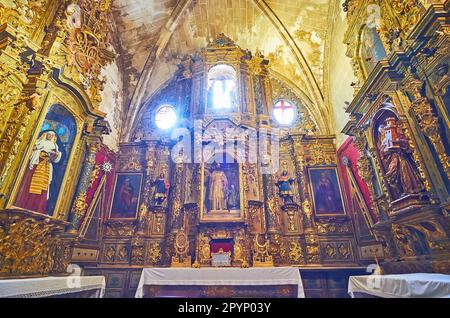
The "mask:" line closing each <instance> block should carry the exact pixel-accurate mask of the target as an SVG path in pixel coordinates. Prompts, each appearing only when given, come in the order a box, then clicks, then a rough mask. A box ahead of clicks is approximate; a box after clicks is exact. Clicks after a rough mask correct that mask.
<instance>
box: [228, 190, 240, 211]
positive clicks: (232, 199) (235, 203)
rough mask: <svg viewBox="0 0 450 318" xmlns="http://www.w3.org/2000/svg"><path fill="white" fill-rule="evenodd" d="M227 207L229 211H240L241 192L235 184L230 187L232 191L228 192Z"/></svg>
mask: <svg viewBox="0 0 450 318" xmlns="http://www.w3.org/2000/svg"><path fill="white" fill-rule="evenodd" d="M227 206H228V210H236V209H239V191H238V190H237V189H236V187H235V186H234V184H232V185H230V189H229V190H228V199H227Z"/></svg>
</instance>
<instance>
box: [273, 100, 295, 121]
mask: <svg viewBox="0 0 450 318" xmlns="http://www.w3.org/2000/svg"><path fill="white" fill-rule="evenodd" d="M295 114H296V111H295V106H294V105H293V104H292V103H291V102H289V101H286V100H280V101H278V102H277V103H276V104H275V106H274V107H273V116H274V117H275V120H276V121H277V123H278V124H280V125H282V126H289V125H292V123H293V122H294V120H295Z"/></svg>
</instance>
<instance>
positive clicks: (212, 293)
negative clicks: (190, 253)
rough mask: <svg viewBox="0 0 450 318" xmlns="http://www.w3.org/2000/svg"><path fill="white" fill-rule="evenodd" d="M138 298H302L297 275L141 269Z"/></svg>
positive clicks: (293, 271)
mask: <svg viewBox="0 0 450 318" xmlns="http://www.w3.org/2000/svg"><path fill="white" fill-rule="evenodd" d="M136 297H137V298H142V297H145V298H150V297H159V298H161V297H190V298H199V297H214V298H217V297H227V298H228V297H232V298H236V297H245V298H248V297H251V298H273V297H278V298H279V297H282V298H304V297H305V294H304V290H303V284H302V280H301V277H300V272H299V270H298V269H297V268H293V267H271V268H245V269H242V268H200V269H191V268H144V269H143V271H142V275H141V278H140V281H139V286H138V288H137V291H136Z"/></svg>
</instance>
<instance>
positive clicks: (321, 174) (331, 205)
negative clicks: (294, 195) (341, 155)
mask: <svg viewBox="0 0 450 318" xmlns="http://www.w3.org/2000/svg"><path fill="white" fill-rule="evenodd" d="M308 176H309V183H310V188H311V194H312V199H313V208H314V213H315V215H316V216H339V215H345V209H344V201H343V199H342V190H341V185H340V182H339V178H338V174H337V168H336V167H314V168H309V169H308Z"/></svg>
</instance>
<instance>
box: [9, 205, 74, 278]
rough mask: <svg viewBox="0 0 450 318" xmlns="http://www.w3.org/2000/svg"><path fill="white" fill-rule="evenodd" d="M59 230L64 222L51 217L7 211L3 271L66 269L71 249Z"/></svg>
mask: <svg viewBox="0 0 450 318" xmlns="http://www.w3.org/2000/svg"><path fill="white" fill-rule="evenodd" d="M60 232H62V227H61V225H59V224H56V223H54V222H53V221H51V220H50V219H36V218H34V217H27V216H26V215H20V214H9V213H5V212H4V213H3V216H2V217H0V275H15V276H18V275H33V274H48V273H49V272H51V271H52V270H54V271H56V272H65V271H66V267H65V265H66V264H67V263H68V262H69V259H70V255H69V256H68V255H67V254H68V253H69V254H70V251H69V246H68V245H67V244H68V243H67V242H62V241H61V239H60V238H59V236H58V235H59V234H58V233H60ZM66 249H67V250H66ZM57 258H58V259H57Z"/></svg>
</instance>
